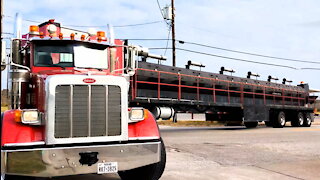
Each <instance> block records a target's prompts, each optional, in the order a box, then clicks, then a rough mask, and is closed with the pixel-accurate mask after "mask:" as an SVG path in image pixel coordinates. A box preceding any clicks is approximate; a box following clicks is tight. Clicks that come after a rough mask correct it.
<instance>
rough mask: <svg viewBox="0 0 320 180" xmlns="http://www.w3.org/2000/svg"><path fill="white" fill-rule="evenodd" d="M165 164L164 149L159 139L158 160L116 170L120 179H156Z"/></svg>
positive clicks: (160, 174) (158, 177)
mask: <svg viewBox="0 0 320 180" xmlns="http://www.w3.org/2000/svg"><path fill="white" fill-rule="evenodd" d="M165 166H166V149H165V146H164V143H163V141H162V139H161V157H160V162H158V163H155V164H151V165H147V166H143V167H139V168H136V169H132V170H128V171H120V172H118V174H119V176H120V177H121V179H122V180H158V179H160V177H161V176H162V173H163V171H164V168H165Z"/></svg>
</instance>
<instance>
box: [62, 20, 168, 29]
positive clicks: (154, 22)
mask: <svg viewBox="0 0 320 180" xmlns="http://www.w3.org/2000/svg"><path fill="white" fill-rule="evenodd" d="M160 22H162V21H151V22H146V23H138V24H125V25H114V26H113V27H129V26H143V25H149V24H156V23H160ZM65 26H70V27H99V28H103V27H108V26H107V25H91V26H90V25H71V24H66V25H65Z"/></svg>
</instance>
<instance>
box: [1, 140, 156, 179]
mask: <svg viewBox="0 0 320 180" xmlns="http://www.w3.org/2000/svg"><path fill="white" fill-rule="evenodd" d="M81 152H98V153H99V154H98V159H99V160H98V162H97V163H95V164H93V165H91V166H88V165H81V164H80V162H79V160H80V155H79V153H81ZM160 154H161V153H160V142H148V143H134V144H116V145H99V146H81V147H65V148H43V149H32V150H30V149H29V150H28V149H23V150H2V151H1V171H2V172H1V173H5V174H12V175H23V176H35V177H56V176H66V175H76V174H91V173H97V164H98V163H103V162H118V170H119V171H123V170H129V169H134V168H137V167H141V166H145V165H149V164H153V163H157V162H159V161H160Z"/></svg>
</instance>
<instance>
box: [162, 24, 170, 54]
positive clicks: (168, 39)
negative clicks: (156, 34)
mask: <svg viewBox="0 0 320 180" xmlns="http://www.w3.org/2000/svg"><path fill="white" fill-rule="evenodd" d="M170 32H171V29H169V30H168V38H167V44H166V49H165V51H164V54H163V55H164V56H165V55H166V53H167V50H168V46H169V41H170V38H169V37H170Z"/></svg>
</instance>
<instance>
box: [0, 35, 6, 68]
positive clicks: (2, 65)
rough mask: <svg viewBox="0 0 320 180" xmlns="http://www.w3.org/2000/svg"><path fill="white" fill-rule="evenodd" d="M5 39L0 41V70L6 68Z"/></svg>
mask: <svg viewBox="0 0 320 180" xmlns="http://www.w3.org/2000/svg"><path fill="white" fill-rule="evenodd" d="M6 57H7V53H6V41H1V71H3V70H5V69H6Z"/></svg>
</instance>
